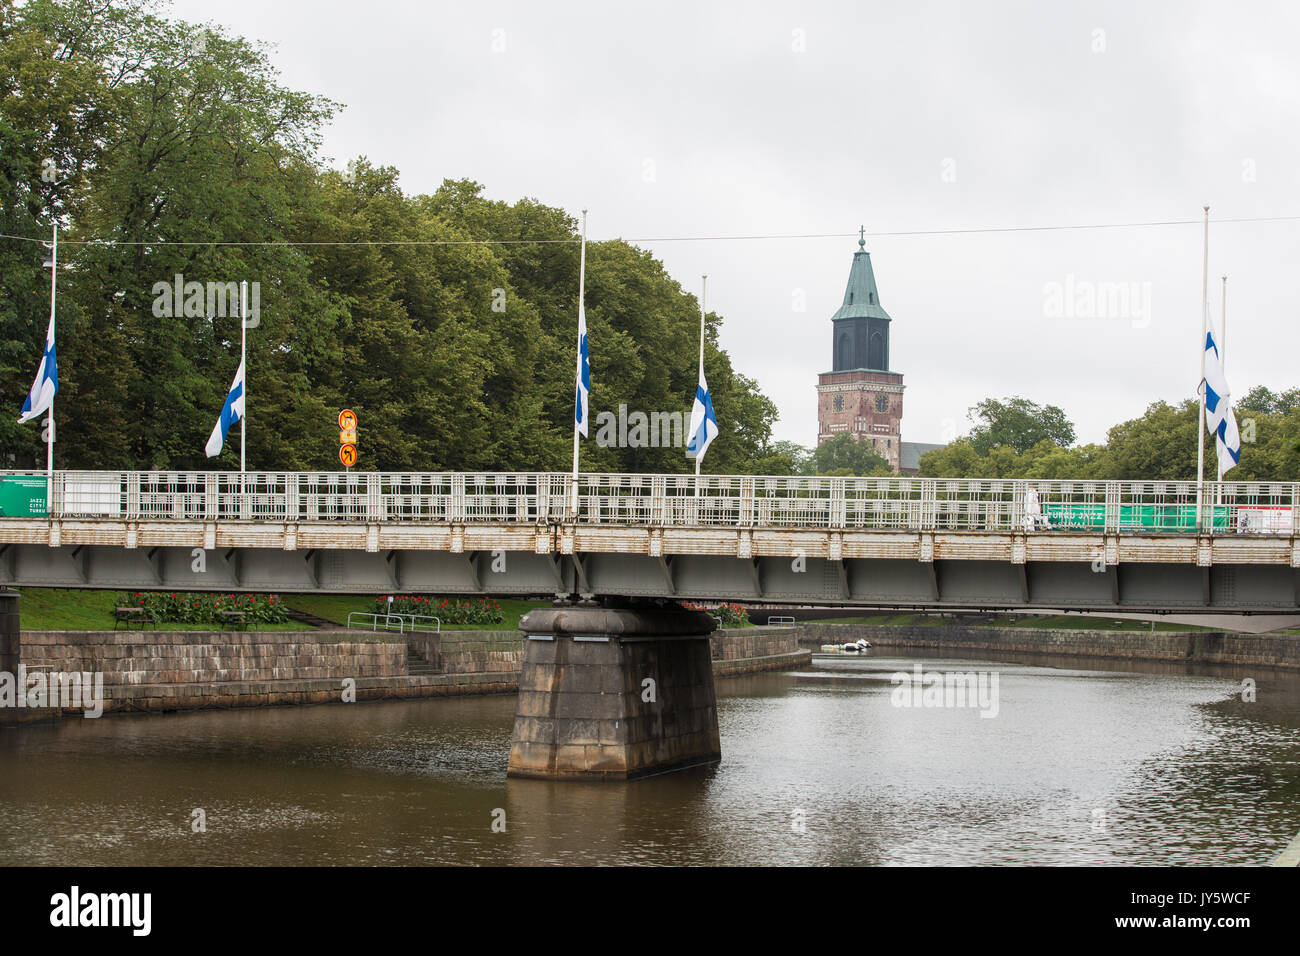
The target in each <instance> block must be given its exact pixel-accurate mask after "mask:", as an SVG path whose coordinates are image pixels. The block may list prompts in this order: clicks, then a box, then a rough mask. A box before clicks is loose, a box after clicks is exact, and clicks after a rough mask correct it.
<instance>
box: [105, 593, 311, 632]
mask: <svg viewBox="0 0 1300 956" xmlns="http://www.w3.org/2000/svg"><path fill="white" fill-rule="evenodd" d="M119 606H122V607H142V608H145V609H146V610H148V611H149V612H150V613H151V614H152V615H153V618H154V620H156V621H158V622H159V623H160V624H168V623H172V624H220V623H221V612H222V611H243V612H244V615H245V618H246V619H247V620H248V621H251V622H256V623H258V624H283V623H284V622H285V621H287V620H289V609H288V608H287V607H286V606H285V604H284V602H283V601H281V600H280V598H279V596H278V595H275V594H196V593H193V592H188V591H171V592H167V591H134V592H131V593H127V594H122V595H121V596H120V597H119Z"/></svg>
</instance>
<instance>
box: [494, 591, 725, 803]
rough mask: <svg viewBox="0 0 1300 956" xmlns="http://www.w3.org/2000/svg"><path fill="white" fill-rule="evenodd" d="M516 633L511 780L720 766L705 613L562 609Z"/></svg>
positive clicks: (534, 614) (545, 612)
mask: <svg viewBox="0 0 1300 956" xmlns="http://www.w3.org/2000/svg"><path fill="white" fill-rule="evenodd" d="M519 626H520V628H521V629H522V630H523V631H524V633H525V634H527V635H528V641H527V649H526V651H525V655H524V665H523V672H522V673H521V675H520V678H519V703H518V706H517V707H516V710H515V728H514V735H513V737H512V738H511V741H510V760H509V763H508V764H507V767H506V774H507V776H511V777H534V778H539V779H543V780H574V779H577V780H592V779H610V780H631V779H635V778H637V777H645V776H650V775H652V774H657V773H665V772H667V771H670V770H682V769H685V768H686V767H694V766H699V765H702V764H713V763H717V762H718V761H719V760H720V759H721V758H722V745H721V742H720V740H719V737H718V709H717V700H716V698H715V696H714V690H713V662H712V657H711V653H710V647H709V634H710V633H711V632H712V631H713V629H714V621H713V619H712V618H711V617H709V616H708V615H707V614H704V613H702V612H699V611H687V610H684V609H681V608H678V607H677V606H676V605H666V606H655V605H646V606H643V607H638V608H635V609H626V610H618V609H609V608H596V607H592V608H587V607H558V608H545V609H539V610H536V611H530V612H529V613H528V614H526V615H524V617H523V620H521V621H520V624H519Z"/></svg>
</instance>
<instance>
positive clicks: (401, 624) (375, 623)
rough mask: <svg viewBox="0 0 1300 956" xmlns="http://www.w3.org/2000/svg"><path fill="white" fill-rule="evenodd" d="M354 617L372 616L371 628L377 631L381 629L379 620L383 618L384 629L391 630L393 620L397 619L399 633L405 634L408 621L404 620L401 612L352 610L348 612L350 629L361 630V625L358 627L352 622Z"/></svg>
mask: <svg viewBox="0 0 1300 956" xmlns="http://www.w3.org/2000/svg"><path fill="white" fill-rule="evenodd" d="M354 617H355V618H365V617H368V618H370V629H371V630H372V631H377V630H379V622H380V621H381V620H382V621H383V622H384V630H386V631H391V630H392V629H393V628H392V622H393V621H396V622H397V633H399V634H405V633H406V622H405V621H403V620H402V615H400V614H371V613H370V612H369V611H351V612H349V613H348V623H347V626H348V627H349V628H350V629H355V630H361V628H360V627H358V626H357V625H355V624H353V623H352V619H353V618H354Z"/></svg>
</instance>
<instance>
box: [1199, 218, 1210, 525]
mask: <svg viewBox="0 0 1300 956" xmlns="http://www.w3.org/2000/svg"><path fill="white" fill-rule="evenodd" d="M1202 209H1203V211H1204V213H1205V240H1204V247H1203V250H1202V254H1201V382H1200V386H1199V391H1200V393H1201V412H1200V417H1199V418H1197V419H1196V530H1197V532H1198V533H1199V532H1200V531H1201V528H1202V524H1203V515H1202V513H1201V504H1202V501H1203V498H1204V494H1205V491H1204V489H1205V339H1206V336H1207V335H1209V323H1210V207H1209V206H1204V207H1202Z"/></svg>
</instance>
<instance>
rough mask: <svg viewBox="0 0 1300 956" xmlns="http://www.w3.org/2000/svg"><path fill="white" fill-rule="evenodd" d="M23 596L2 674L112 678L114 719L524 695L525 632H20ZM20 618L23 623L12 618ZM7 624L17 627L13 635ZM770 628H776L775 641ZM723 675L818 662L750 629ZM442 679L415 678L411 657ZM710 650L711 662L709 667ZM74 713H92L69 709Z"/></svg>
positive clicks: (726, 646) (732, 650) (0, 597)
mask: <svg viewBox="0 0 1300 956" xmlns="http://www.w3.org/2000/svg"><path fill="white" fill-rule="evenodd" d="M19 603H20V601H19V599H18V596H17V595H16V594H14V595H12V597H11V598H10V599H9V600H8V604H6V601H5V595H4V593H0V671H8V672H10V673H17V670H18V664H19V661H20V660H21V661H22V663H24V664H26V665H27V667H28V668H29V669H38V668H39V669H44V670H51V671H90V672H97V673H102V674H103V675H104V694H105V701H104V712H105V713H129V712H150V713H161V712H167V711H177V710H193V709H209V708H232V707H263V706H271V705H276V704H320V703H339V702H340V701H341V700H342V691H343V683H342V682H343V680H344V679H345V678H352V679H354V680H355V681H356V686H355V694H356V700H357V701H369V700H406V699H420V698H430V697H451V696H462V695H475V696H477V695H483V694H513V693H515V692H516V691H518V689H519V675H520V670H521V668H522V667H523V660H524V646H525V639H524V635H523V634H522V633H520V632H519V631H444V632H442V633H440V634H423V633H422V634H407V635H405V636H402V635H399V634H383V633H379V634H371V633H367V632H349V631H341V632H338V631H335V632H329V631H325V632H311V631H239V632H215V633H214V632H200V631H121V630H119V631H98V632H84V631H28V632H26V633H22V634H21V635H20V634H19V630H18V623H19V620H18V605H19ZM6 615H11V616H6ZM6 622H9V624H11V625H12V627H11V628H10V629H9V630H6V629H5V628H6ZM763 632H770V633H769V635H768V636H764V634H763ZM701 644H702V645H703V646H705V647H708V648H710V649H711V657H712V666H713V672H714V674H716V675H718V676H725V675H731V674H745V673H751V672H754V671H759V670H773V669H778V668H788V667H793V666H797V665H800V664H804V663H807V661H808V659H809V658H810V656H811V655H810V654H809V652H808V651H805V650H800V649H799V648H798V645H797V643H796V642H795V638H794V632H793V631H791V630H788V629H777V628H744V629H737V630H729V631H723V632H718V633H715V634H714V635H713V636H712V638H709V639H708V640H702V641H701ZM408 647H409V648H410V650H411V651H414V652H415V654H416V655H417V656H418V657H420V658H422V659H424V660H426V661H430V662H431V663H433V664H434V665H435V669H437V670H439V671H441V673H436V674H427V675H410V674H408V672H407V666H406V665H407V658H406V655H407V649H408ZM709 656H710V654H706V655H705V657H704V659H705V660H706V661H707V660H708V659H709ZM58 716H59V715H58V714H57V713H55V712H51V711H42V710H32V709H28V708H6V709H0V721H4V722H9V723H14V722H17V721H20V720H21V721H23V722H28V721H38V720H52V719H57V718H58ZM63 716H80V714H79V713H77V714H74V713H72V712H68V713H65V714H64V715H63Z"/></svg>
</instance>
